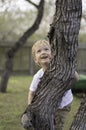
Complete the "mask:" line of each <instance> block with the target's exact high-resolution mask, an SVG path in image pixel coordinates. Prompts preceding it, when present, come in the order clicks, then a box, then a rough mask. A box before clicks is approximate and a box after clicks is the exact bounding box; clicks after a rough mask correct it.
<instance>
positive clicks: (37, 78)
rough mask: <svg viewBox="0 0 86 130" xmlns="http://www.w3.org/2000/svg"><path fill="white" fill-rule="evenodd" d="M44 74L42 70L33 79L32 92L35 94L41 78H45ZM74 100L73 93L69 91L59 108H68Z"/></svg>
mask: <svg viewBox="0 0 86 130" xmlns="http://www.w3.org/2000/svg"><path fill="white" fill-rule="evenodd" d="M43 74H44V72H43V69H40V70H39V71H38V72H37V73H36V74H35V75H34V77H33V80H32V83H31V85H30V88H29V89H30V90H31V91H33V92H35V91H36V89H37V87H38V83H39V81H40V78H41V77H42V76H43ZM72 100H73V95H72V92H71V89H69V90H67V91H66V92H65V94H64V96H63V97H62V101H61V105H60V107H59V108H63V107H65V106H67V105H68V104H70V103H71V102H72Z"/></svg>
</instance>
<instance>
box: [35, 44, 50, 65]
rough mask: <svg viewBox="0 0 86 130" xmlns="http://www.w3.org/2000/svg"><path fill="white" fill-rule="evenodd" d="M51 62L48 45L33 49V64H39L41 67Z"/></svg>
mask: <svg viewBox="0 0 86 130" xmlns="http://www.w3.org/2000/svg"><path fill="white" fill-rule="evenodd" d="M50 60H51V49H50V47H49V46H48V45H39V46H38V47H37V48H36V49H35V57H34V61H35V63H37V64H39V65H40V66H41V67H44V66H47V65H48V64H49V63H50Z"/></svg>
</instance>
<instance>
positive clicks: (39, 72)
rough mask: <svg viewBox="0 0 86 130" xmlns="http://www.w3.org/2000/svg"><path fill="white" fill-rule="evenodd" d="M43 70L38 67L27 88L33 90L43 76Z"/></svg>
mask: <svg viewBox="0 0 86 130" xmlns="http://www.w3.org/2000/svg"><path fill="white" fill-rule="evenodd" d="M43 74H44V72H43V70H42V69H40V70H39V71H38V72H37V73H36V74H35V75H34V77H33V80H32V83H31V85H30V88H29V90H31V91H33V92H35V91H36V89H37V87H38V84H39V82H40V78H41V77H42V76H43Z"/></svg>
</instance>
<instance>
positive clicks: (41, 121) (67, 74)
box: [25, 0, 82, 130]
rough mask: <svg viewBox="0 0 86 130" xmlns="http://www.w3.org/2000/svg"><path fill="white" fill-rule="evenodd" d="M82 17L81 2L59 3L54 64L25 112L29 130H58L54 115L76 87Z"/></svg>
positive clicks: (53, 38)
mask: <svg viewBox="0 0 86 130" xmlns="http://www.w3.org/2000/svg"><path fill="white" fill-rule="evenodd" d="M81 15H82V2H81V0H56V12H55V16H54V20H53V23H52V25H51V27H50V32H49V41H50V44H51V49H52V60H51V63H50V65H49V67H48V69H47V71H46V72H45V73H44V76H43V78H42V79H41V81H40V83H39V85H38V89H37V91H36V94H35V96H34V99H33V102H32V104H31V105H29V106H28V107H27V109H26V111H25V112H26V113H27V116H28V123H27V129H28V130H29V124H31V123H32V125H33V127H34V129H35V130H54V114H55V112H56V110H57V108H58V107H59V104H60V102H61V98H62V96H63V94H64V93H65V91H66V90H68V89H70V88H71V86H72V85H73V83H74V73H75V69H76V55H77V48H78V33H79V29H80V21H81Z"/></svg>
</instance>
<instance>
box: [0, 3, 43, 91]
mask: <svg viewBox="0 0 86 130" xmlns="http://www.w3.org/2000/svg"><path fill="white" fill-rule="evenodd" d="M27 1H28V2H29V3H31V4H32V5H34V6H35V7H36V8H37V10H38V13H37V17H36V19H35V21H34V23H33V25H32V26H31V27H30V28H29V29H28V30H27V31H26V32H25V33H24V34H23V36H22V37H20V39H19V40H18V41H17V42H16V43H15V44H14V46H13V47H11V48H10V49H9V50H8V51H7V53H6V63H5V69H4V72H3V74H2V78H1V84H0V92H3V93H5V92H6V89H7V83H8V80H9V77H10V75H11V72H12V69H13V58H14V56H15V53H16V52H17V51H18V50H19V49H20V48H21V47H22V46H23V45H24V44H25V43H26V41H27V39H28V38H29V37H30V36H31V35H32V34H34V33H35V31H36V30H37V29H38V28H39V25H40V23H41V20H42V17H43V12H44V0H40V2H39V5H36V4H35V3H33V2H31V1H30V0H27Z"/></svg>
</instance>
